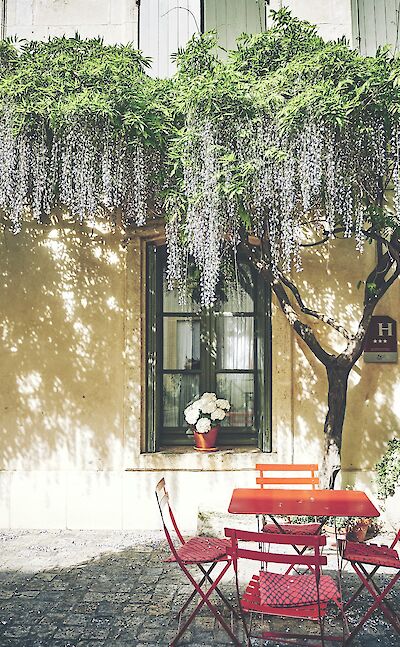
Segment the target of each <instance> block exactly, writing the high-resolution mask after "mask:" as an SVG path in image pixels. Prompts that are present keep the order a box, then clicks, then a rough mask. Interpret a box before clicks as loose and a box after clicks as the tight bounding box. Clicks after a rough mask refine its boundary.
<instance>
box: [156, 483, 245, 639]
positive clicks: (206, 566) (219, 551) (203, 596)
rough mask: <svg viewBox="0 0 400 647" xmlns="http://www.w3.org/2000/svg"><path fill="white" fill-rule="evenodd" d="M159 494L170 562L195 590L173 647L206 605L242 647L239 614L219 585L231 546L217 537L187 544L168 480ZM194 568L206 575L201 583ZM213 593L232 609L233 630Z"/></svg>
mask: <svg viewBox="0 0 400 647" xmlns="http://www.w3.org/2000/svg"><path fill="white" fill-rule="evenodd" d="M155 494H156V499H157V503H158V507H159V510H160V514H161V519H162V524H163V528H164V532H165V536H166V538H167V541H168V545H169V547H170V549H171V553H172V556H171V557H169V558H168V559H167V560H166V561H167V562H176V563H177V564H179V566H180V567H181V569H182V571H183V573H185V575H186V577H187V578H188V580H189V582H190V583H191V584H192V586H193V591H192V593H191V595H190V596H189V598H188V599H187V600H186V602H185V603H184V604H183V606H182V607H181V608H180V610H179V611H178V614H177V616H176V617H178V619H179V623H178V633H177V634H176V636H175V638H174V639H173V640H172V642H171V643H170V647H174V646H175V645H177V644H178V641H179V640H180V638H181V637H182V636H183V634H184V633H185V631H186V630H187V628H188V627H189V625H190V624H191V622H192V621H193V619H194V618H195V617H196V616H197V614H198V613H199V611H200V610H201V608H202V607H203V606H204V605H206V606H207V607H208V608H209V610H210V611H211V613H212V614H213V616H214V617H215V619H216V620H217V621H218V622H219V624H220V625H221V626H222V627H223V628H224V629H225V631H226V633H227V634H228V636H229V637H230V638H231V640H232V642H233V643H234V644H235V645H237V646H239V647H240V646H241V642H240V641H239V640H238V639H237V638H236V636H235V634H234V633H233V626H232V625H233V623H232V616H236V617H238V614H237V612H236V611H235V609H234V608H233V607H232V605H231V604H230V602H229V601H228V600H227V599H226V597H225V596H224V595H223V593H222V592H221V591H220V589H219V588H218V584H219V583H220V581H221V580H222V578H223V576H224V575H225V573H226V572H227V570H228V569H229V568H230V566H231V563H232V561H231V558H230V557H229V556H228V554H227V549H228V548H229V546H230V542H229V541H228V540H226V539H217V538H215V537H192V538H191V539H188V540H187V541H185V539H184V538H183V536H182V533H181V532H180V530H179V528H178V525H177V523H176V520H175V516H174V514H173V512H172V509H171V506H170V503H169V496H168V493H167V490H166V487H165V480H164V479H161V480H160V481H159V482H158V483H157V485H156V491H155ZM168 526H170V528H168ZM173 531H174V532H175V534H176V536H177V543H178V546H176V545H175V543H174V541H173V539H172V532H173ZM217 564H221V566H222V570H221V571H220V573H219V574H218V575H217V577H216V578H215V580H213V579H212V578H211V572H212V571H213V570H214V568H215V567H216V565H217ZM191 565H195V566H197V567H198V568H199V570H200V571H201V573H202V578H201V580H200V581H199V582H197V581H196V580H195V578H194V577H193V575H192V574H191V573H190V571H189V568H188V567H189V566H191ZM204 585H206V586H208V588H204ZM212 593H216V594H217V595H218V596H219V597H220V599H221V600H222V601H223V603H224V604H225V605H226V606H227V607H228V609H229V611H230V613H231V627H229V625H228V624H227V623H226V621H225V620H224V618H223V617H222V615H221V613H220V612H219V611H218V609H217V608H216V607H215V605H214V604H213V603H212V602H211V601H210V596H211V594H212ZM196 595H198V596H199V597H200V601H199V603H198V604H197V606H196V608H195V609H194V610H193V611H192V612H191V613H190V615H189V616H188V618H187V619H186V620H185V622H184V623H183V625H182V627H181V620H182V614H183V613H184V611H185V610H186V609H187V607H188V606H189V604H190V603H191V602H192V600H193V599H194V598H195V597H196Z"/></svg>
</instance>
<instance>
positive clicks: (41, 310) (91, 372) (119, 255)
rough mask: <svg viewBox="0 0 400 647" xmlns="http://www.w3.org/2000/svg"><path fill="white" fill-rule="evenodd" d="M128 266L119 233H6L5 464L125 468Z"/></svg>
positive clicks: (0, 292) (1, 255) (1, 402)
mask: <svg viewBox="0 0 400 647" xmlns="http://www.w3.org/2000/svg"><path fill="white" fill-rule="evenodd" d="M124 263H125V253H124V251H122V250H121V248H120V246H119V243H118V239H117V237H116V236H115V237H113V235H112V234H111V233H109V234H108V237H107V241H106V242H105V239H103V238H102V237H98V236H97V235H96V234H93V236H92V235H90V230H89V233H87V230H84V229H83V228H82V229H80V228H79V226H78V227H76V228H75V229H74V228H73V227H71V228H65V227H64V228H58V227H57V226H55V227H50V228H47V229H46V228H44V227H36V226H34V227H32V228H29V226H27V227H26V229H25V230H24V231H23V232H21V233H20V234H19V235H18V236H13V234H11V233H10V232H9V231H7V230H3V232H2V237H1V244H0V267H1V276H2V281H1V284H0V303H1V319H0V337H1V340H2V343H1V346H0V373H1V377H2V390H1V392H0V410H1V412H2V416H1V422H0V433H1V438H0V447H1V451H0V456H1V468H2V469H68V468H71V467H74V468H75V469H89V470H90V469H112V468H114V467H116V466H120V464H121V460H122V458H121V456H122V434H123V430H122V426H123V413H122V398H123V370H122V369H121V366H122V365H123V362H124V319H123V313H124V273H123V272H124Z"/></svg>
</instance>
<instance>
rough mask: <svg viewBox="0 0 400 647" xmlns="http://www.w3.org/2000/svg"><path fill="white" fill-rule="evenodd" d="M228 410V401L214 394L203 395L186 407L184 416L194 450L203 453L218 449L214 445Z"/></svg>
mask: <svg viewBox="0 0 400 647" xmlns="http://www.w3.org/2000/svg"><path fill="white" fill-rule="evenodd" d="M230 408H231V405H230V404H229V402H228V400H223V399H221V398H217V396H216V394H215V393H203V395H202V396H201V397H200V398H198V399H197V400H193V401H192V402H191V403H190V404H189V405H188V406H187V407H186V409H185V411H184V416H185V420H186V422H187V423H188V424H189V425H190V427H191V429H192V430H193V435H194V442H195V449H197V450H198V451H203V452H214V451H216V450H217V449H218V448H217V446H216V444H217V438H218V432H219V430H220V427H221V421H222V420H223V419H224V418H225V416H226V413H227V411H229V410H230Z"/></svg>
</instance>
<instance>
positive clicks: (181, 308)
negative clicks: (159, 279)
mask: <svg viewBox="0 0 400 647" xmlns="http://www.w3.org/2000/svg"><path fill="white" fill-rule="evenodd" d="M181 296H182V295H181V294H180V292H179V290H168V285H167V276H166V271H165V270H164V272H163V310H164V312H196V311H197V310H198V305H197V304H196V303H195V302H194V301H193V299H192V296H191V295H190V294H187V295H184V298H183V301H182V302H181Z"/></svg>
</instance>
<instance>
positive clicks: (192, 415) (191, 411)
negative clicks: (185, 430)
mask: <svg viewBox="0 0 400 647" xmlns="http://www.w3.org/2000/svg"><path fill="white" fill-rule="evenodd" d="M199 415H200V411H199V409H198V408H197V407H194V406H193V405H190V406H189V407H187V408H186V409H185V411H184V416H185V420H186V422H187V423H188V424H189V425H195V424H196V422H197V420H198V419H199Z"/></svg>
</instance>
